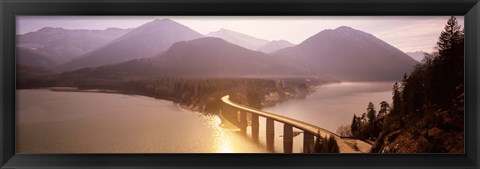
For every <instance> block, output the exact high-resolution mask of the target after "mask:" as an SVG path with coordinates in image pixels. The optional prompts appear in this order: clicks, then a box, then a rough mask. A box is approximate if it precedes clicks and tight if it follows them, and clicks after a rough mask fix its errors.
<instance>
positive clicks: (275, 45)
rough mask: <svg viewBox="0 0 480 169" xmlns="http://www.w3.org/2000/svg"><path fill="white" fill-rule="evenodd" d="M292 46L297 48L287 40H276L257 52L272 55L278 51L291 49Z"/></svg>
mask: <svg viewBox="0 0 480 169" xmlns="http://www.w3.org/2000/svg"><path fill="white" fill-rule="evenodd" d="M291 46H295V44H293V43H290V42H289V41H286V40H274V41H271V42H268V43H267V44H265V45H263V46H261V47H259V48H258V49H257V50H258V51H262V52H265V53H271V52H274V51H276V50H279V49H283V48H286V47H291Z"/></svg>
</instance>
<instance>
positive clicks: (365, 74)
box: [17, 19, 418, 81]
mask: <svg viewBox="0 0 480 169" xmlns="http://www.w3.org/2000/svg"><path fill="white" fill-rule="evenodd" d="M111 30H113V28H112V29H111ZM105 31H106V30H105ZM116 31H118V32H121V30H120V29H118V30H116ZM124 31H125V32H126V33H125V34H123V35H121V36H119V37H118V38H116V39H112V40H111V41H110V42H106V43H105V44H104V45H103V46H101V47H98V48H96V49H94V50H91V51H89V52H87V53H85V54H83V55H81V56H78V57H77V58H75V59H73V60H70V61H68V62H66V63H62V62H55V60H53V61H52V63H51V64H52V66H51V67H55V68H56V70H58V71H60V72H68V73H64V75H75V76H85V77H92V78H105V77H134V76H184V77H255V78H261V77H265V78H282V77H321V78H331V79H335V80H341V81H368V80H399V79H401V77H402V76H401V75H403V74H404V73H409V72H410V71H411V70H412V69H413V66H414V65H415V64H416V63H418V62H417V61H415V60H414V59H412V58H411V57H409V56H408V55H406V54H405V53H403V52H402V51H400V50H399V49H397V48H395V47H393V46H391V45H389V44H388V43H386V42H384V41H382V40H380V39H378V38H376V37H374V36H373V35H371V34H368V33H365V32H362V31H359V30H355V29H353V28H349V27H345V26H343V27H339V28H337V29H334V30H323V31H320V32H319V33H317V34H315V35H313V36H311V37H310V38H308V39H306V40H305V41H303V42H302V43H300V44H298V45H294V44H291V43H290V42H288V41H285V40H279V41H267V40H263V39H259V38H255V37H252V36H249V35H245V34H242V33H238V32H234V31H230V30H226V29H221V30H219V31H216V32H212V33H209V34H207V35H205V36H204V35H202V34H200V33H198V32H196V31H195V30H192V29H190V28H189V27H187V26H184V25H182V24H179V23H177V22H175V21H172V20H169V19H163V20H154V21H152V22H149V23H146V24H144V25H141V26H139V27H137V28H134V29H132V30H124ZM118 32H117V33H118ZM119 34H120V33H118V34H116V35H119ZM215 37H218V38H215ZM31 51H32V50H28V51H27V52H31ZM33 51H34V50H33ZM260 51H261V52H260ZM34 52H35V51H34ZM272 52H273V53H272ZM23 53H25V52H23ZM266 53H268V54H266ZM30 55H31V54H30ZM32 56H34V55H32ZM18 57H20V56H18ZM27 60H30V59H27ZM32 61H33V59H32ZM36 62H41V63H42V64H39V65H40V66H42V67H43V66H45V63H47V65H48V64H49V62H48V61H34V63H36ZM17 63H18V64H22V65H24V66H29V65H32V64H26V63H28V62H26V61H25V60H22V62H17ZM57 64H58V65H59V66H56V65H57ZM85 68H88V69H85ZM69 71H72V72H69Z"/></svg>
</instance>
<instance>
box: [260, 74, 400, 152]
mask: <svg viewBox="0 0 480 169" xmlns="http://www.w3.org/2000/svg"><path fill="white" fill-rule="evenodd" d="M393 83H394V82H364V83H361V82H355V83H345V82H344V83H335V84H329V85H324V86H319V87H317V89H316V91H315V92H314V93H312V94H310V95H309V96H307V98H306V99H304V100H291V101H287V102H284V103H281V104H277V105H275V106H274V107H270V108H266V109H264V111H267V112H272V113H276V114H280V115H283V116H287V117H292V118H295V119H298V120H301V121H304V122H307V123H310V124H313V125H316V126H319V127H322V128H325V129H327V130H330V131H332V132H336V131H337V128H338V127H339V126H340V125H346V124H351V122H352V117H353V115H354V114H356V115H357V116H359V115H361V114H362V113H364V112H366V109H367V105H368V103H369V102H372V103H374V105H375V108H376V110H377V111H378V109H379V108H380V102H381V101H387V102H388V103H391V100H392V90H391V89H392V87H393ZM260 123H261V125H262V126H261V127H260V128H265V120H261V121H260ZM294 131H300V130H298V129H297V130H296V129H295V128H294ZM260 132H261V133H260V136H263V138H262V139H260V140H265V137H264V135H265V131H260ZM262 132H263V133H262ZM275 135H276V137H275V138H276V139H275V147H274V148H275V151H276V152H282V151H283V139H282V137H280V136H281V135H283V124H282V123H278V122H275ZM293 141H294V143H293V151H294V152H301V151H302V150H303V135H302V134H300V135H298V136H296V137H294V140H293Z"/></svg>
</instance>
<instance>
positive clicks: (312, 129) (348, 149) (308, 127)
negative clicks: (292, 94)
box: [222, 95, 361, 153]
mask: <svg viewBox="0 0 480 169" xmlns="http://www.w3.org/2000/svg"><path fill="white" fill-rule="evenodd" d="M222 101H223V102H224V103H225V104H228V105H230V106H232V107H235V108H238V109H241V110H244V111H248V112H250V113H255V114H258V115H259V116H262V117H265V118H271V119H274V120H275V121H279V122H282V123H287V124H290V125H292V126H293V127H295V128H298V129H301V130H303V131H305V132H309V133H312V134H313V135H317V134H318V133H320V136H322V137H326V136H328V137H332V136H333V137H334V138H335V140H336V141H337V144H338V147H339V148H340V153H361V152H360V151H358V150H355V149H354V148H353V147H352V146H349V144H347V141H349V142H351V140H352V139H344V138H341V137H340V136H339V135H337V134H335V133H333V132H331V131H328V130H326V129H323V128H321V127H317V126H315V125H312V124H309V123H305V122H302V121H299V120H295V119H292V118H289V117H285V116H281V115H278V114H274V113H269V112H264V111H260V110H257V109H254V108H251V107H248V106H244V105H240V104H237V103H234V102H232V101H230V96H229V95H226V96H223V97H222Z"/></svg>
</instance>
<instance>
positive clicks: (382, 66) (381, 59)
mask: <svg viewBox="0 0 480 169" xmlns="http://www.w3.org/2000/svg"><path fill="white" fill-rule="evenodd" d="M273 54H274V55H278V56H277V57H281V58H283V59H285V60H288V61H290V62H296V63H300V64H302V65H304V66H305V67H306V68H308V69H310V70H312V71H313V72H315V73H317V74H321V75H326V76H333V77H337V78H338V79H339V80H344V81H363V80H399V79H401V76H402V75H403V74H404V73H409V72H410V71H411V70H413V66H414V65H415V64H417V63H418V62H417V61H415V60H413V59H412V58H411V57H409V56H408V55H406V54H405V53H403V52H402V51H400V50H399V49H397V48H395V47H393V46H391V45H389V44H388V43H386V42H384V41H382V40H380V39H378V38H376V37H374V36H373V35H371V34H368V33H365V32H362V31H359V30H355V29H352V28H350V27H345V26H342V27H339V28H337V29H334V30H324V31H321V32H319V33H317V34H316V35H314V36H312V37H310V38H308V39H307V40H305V41H303V42H302V43H300V44H299V45H296V46H293V47H288V48H284V49H280V50H278V51H276V52H274V53H273ZM399 76H400V77H399Z"/></svg>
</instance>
